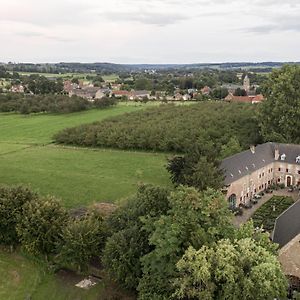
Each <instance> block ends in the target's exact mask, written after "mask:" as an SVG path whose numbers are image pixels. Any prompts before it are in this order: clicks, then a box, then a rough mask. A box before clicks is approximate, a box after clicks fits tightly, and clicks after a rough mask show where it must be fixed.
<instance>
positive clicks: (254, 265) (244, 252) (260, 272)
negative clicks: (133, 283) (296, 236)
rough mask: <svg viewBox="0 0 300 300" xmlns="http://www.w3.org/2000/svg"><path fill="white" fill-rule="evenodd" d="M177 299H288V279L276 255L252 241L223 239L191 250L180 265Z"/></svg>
mask: <svg viewBox="0 0 300 300" xmlns="http://www.w3.org/2000/svg"><path fill="white" fill-rule="evenodd" d="M177 269H178V272H179V273H178V277H177V279H176V280H175V286H176V291H175V293H174V294H173V296H174V297H175V298H176V299H201V300H202V299H205V300H213V299H233V300H234V299H236V300H239V299H249V300H252V299H253V300H264V299H278V298H282V299H283V298H286V295H287V280H286V278H285V275H284V274H283V272H282V270H281V267H280V263H279V261H278V260H277V257H276V256H275V255H274V254H271V253H270V252H268V251H267V250H266V249H265V248H263V247H262V246H260V245H257V243H256V242H255V241H254V240H253V239H251V238H245V239H241V240H234V241H230V240H228V239H223V240H220V241H218V242H217V243H216V244H215V245H212V246H210V247H209V246H203V247H201V248H200V249H199V250H198V251H197V250H195V249H194V248H193V247H189V248H188V250H187V251H186V252H185V254H184V255H183V257H182V258H181V259H180V261H179V262H178V263H177Z"/></svg>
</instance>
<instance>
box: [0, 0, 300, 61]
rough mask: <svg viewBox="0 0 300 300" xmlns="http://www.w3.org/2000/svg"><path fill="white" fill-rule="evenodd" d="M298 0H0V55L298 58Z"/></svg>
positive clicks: (144, 58) (40, 58)
mask: <svg viewBox="0 0 300 300" xmlns="http://www.w3.org/2000/svg"><path fill="white" fill-rule="evenodd" d="M299 48H300V0H248V1H246V0H181V1H179V0H0V61H3V62H8V61H14V62H59V61H68V62H70V61H78V62H104V61H105V62H115V63H196V62H229V61H271V60H272V61H300V49H299Z"/></svg>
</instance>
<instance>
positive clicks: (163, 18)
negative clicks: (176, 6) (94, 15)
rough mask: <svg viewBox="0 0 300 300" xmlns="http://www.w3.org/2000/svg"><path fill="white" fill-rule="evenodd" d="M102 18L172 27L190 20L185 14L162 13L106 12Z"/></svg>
mask: <svg viewBox="0 0 300 300" xmlns="http://www.w3.org/2000/svg"><path fill="white" fill-rule="evenodd" d="M101 16H102V17H103V18H106V19H108V20H111V21H122V22H139V23H142V24H149V25H157V26H166V25H171V24H175V23H178V22H181V21H184V20H188V19H189V17H188V16H186V15H183V14H179V13H162V12H106V13H105V14H102V15H101Z"/></svg>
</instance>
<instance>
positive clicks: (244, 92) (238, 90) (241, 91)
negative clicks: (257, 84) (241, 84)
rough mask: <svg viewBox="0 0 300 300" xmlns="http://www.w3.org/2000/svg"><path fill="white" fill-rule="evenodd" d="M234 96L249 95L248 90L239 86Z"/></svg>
mask: <svg viewBox="0 0 300 300" xmlns="http://www.w3.org/2000/svg"><path fill="white" fill-rule="evenodd" d="M234 96H247V92H246V91H245V90H244V89H241V88H237V89H236V90H235V92H234Z"/></svg>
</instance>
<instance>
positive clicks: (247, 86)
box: [243, 75, 250, 94]
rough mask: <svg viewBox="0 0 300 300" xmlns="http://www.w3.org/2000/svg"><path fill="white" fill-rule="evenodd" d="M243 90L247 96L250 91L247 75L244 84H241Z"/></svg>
mask: <svg viewBox="0 0 300 300" xmlns="http://www.w3.org/2000/svg"><path fill="white" fill-rule="evenodd" d="M243 87H244V90H245V91H246V92H247V94H248V93H249V91H250V79H249V77H248V75H246V76H245V78H244V84H243Z"/></svg>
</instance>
